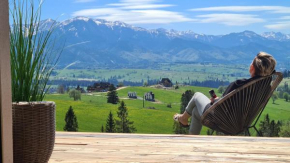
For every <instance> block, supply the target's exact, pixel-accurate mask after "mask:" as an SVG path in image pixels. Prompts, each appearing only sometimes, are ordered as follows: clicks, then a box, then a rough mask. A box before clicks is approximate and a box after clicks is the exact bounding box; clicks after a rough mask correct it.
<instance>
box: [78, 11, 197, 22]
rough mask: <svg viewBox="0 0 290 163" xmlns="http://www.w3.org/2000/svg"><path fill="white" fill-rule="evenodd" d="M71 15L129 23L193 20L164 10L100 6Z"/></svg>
mask: <svg viewBox="0 0 290 163" xmlns="http://www.w3.org/2000/svg"><path fill="white" fill-rule="evenodd" d="M73 16H89V17H95V18H101V19H105V20H109V21H116V20H118V21H123V22H126V23H129V24H165V23H175V22H187V21H194V20H193V19H190V18H186V17H184V16H183V15H181V14H179V13H177V12H171V11H164V10H130V11H125V10H120V9H116V8H101V9H89V10H81V11H77V12H75V13H74V14H73Z"/></svg>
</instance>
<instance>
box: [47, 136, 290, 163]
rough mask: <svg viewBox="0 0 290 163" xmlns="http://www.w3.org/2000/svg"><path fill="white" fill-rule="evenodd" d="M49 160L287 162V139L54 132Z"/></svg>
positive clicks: (289, 148)
mask: <svg viewBox="0 0 290 163" xmlns="http://www.w3.org/2000/svg"><path fill="white" fill-rule="evenodd" d="M49 162H50V163H53V162H69V163H74V162H81V163H83V162H290V138H265V137H263V138H261V137H234V136H191V135H157V134H156V135H155V134H154V135H153V134H108V133H81V132H78V133H67V132H57V133H56V142H55V147H54V151H53V153H52V156H51V159H50V161H49Z"/></svg>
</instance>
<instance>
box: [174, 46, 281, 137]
mask: <svg viewBox="0 0 290 163" xmlns="http://www.w3.org/2000/svg"><path fill="white" fill-rule="evenodd" d="M275 66H276V61H275V59H274V58H273V57H272V56H271V55H270V54H267V53H265V52H260V53H259V54H258V55H257V56H256V57H255V58H254V60H253V62H252V63H251V65H250V68H249V73H250V75H251V78H249V79H241V80H236V81H234V82H232V83H231V84H230V85H229V86H228V87H227V89H226V90H225V92H224V94H223V96H225V95H226V94H228V93H230V92H231V91H233V90H235V89H237V88H239V87H241V86H243V85H245V84H247V83H248V82H250V81H253V80H255V79H257V78H259V77H261V76H267V75H271V74H272V73H273V72H274V70H275ZM218 99H219V97H216V98H211V99H209V98H207V97H206V96H205V95H204V94H202V93H200V92H196V93H195V94H194V95H193V97H192V98H191V100H190V101H189V103H188V105H187V106H186V108H185V111H184V113H183V114H175V115H174V117H173V119H174V120H175V121H177V122H179V123H180V125H181V126H183V127H187V126H189V127H190V128H189V134H192V135H199V134H200V131H201V128H202V124H201V116H202V114H203V113H204V112H205V110H207V109H208V108H209V107H210V106H211V104H212V103H214V102H216V101H217V100H218ZM190 117H192V119H191V123H190V125H188V119H189V118H190Z"/></svg>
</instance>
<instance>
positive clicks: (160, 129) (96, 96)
mask: <svg viewBox="0 0 290 163" xmlns="http://www.w3.org/2000/svg"><path fill="white" fill-rule="evenodd" d="M186 90H194V91H195V92H202V93H204V94H205V95H208V91H209V90H210V88H205V87H191V86H186V87H180V89H177V90H165V89H157V88H151V87H127V88H123V89H120V90H118V95H119V97H120V99H121V100H124V102H125V103H126V105H127V108H128V110H129V119H130V120H132V121H134V126H135V127H136V128H137V133H152V134H172V133H173V119H172V117H173V115H174V114H175V113H178V112H179V108H180V98H181V94H182V93H183V92H185V91H186ZM129 91H132V92H137V95H138V96H139V97H142V96H143V95H144V93H145V92H149V91H152V92H153V93H154V94H155V98H156V102H148V101H146V102H145V108H143V100H142V99H140V98H139V99H128V98H127V93H128V92H129ZM216 92H217V91H216ZM218 96H220V95H219V94H218ZM45 100H46V101H55V102H56V105H57V109H56V122H57V124H56V129H57V131H62V130H63V127H64V125H65V122H64V118H65V113H66V111H67V110H68V108H69V106H72V107H73V109H74V111H75V113H76V115H77V118H78V123H79V131H83V132H100V130H101V126H102V125H104V126H105V125H106V119H107V117H108V114H109V112H110V111H112V113H113V115H114V118H117V117H116V115H117V114H116V112H117V108H118V106H119V105H113V104H108V103H107V102H106V101H107V100H106V93H93V94H82V100H81V101H73V99H71V98H69V97H68V94H62V95H59V94H50V95H47V96H46V99H45ZM169 103H171V106H172V108H168V107H167V104H169ZM275 103H276V104H272V101H269V103H268V105H267V107H266V109H265V111H264V113H263V114H264V115H265V114H266V113H269V114H270V118H271V119H275V120H287V119H289V118H290V103H289V102H285V100H282V99H279V100H277V101H276V102H275ZM148 107H154V108H155V109H148ZM263 118H264V116H262V119H263ZM206 130H207V129H206V128H205V127H204V128H203V130H202V134H206Z"/></svg>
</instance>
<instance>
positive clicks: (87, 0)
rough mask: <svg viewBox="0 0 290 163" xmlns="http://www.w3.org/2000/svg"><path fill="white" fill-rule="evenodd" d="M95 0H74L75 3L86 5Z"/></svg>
mask: <svg viewBox="0 0 290 163" xmlns="http://www.w3.org/2000/svg"><path fill="white" fill-rule="evenodd" d="M93 1H95V0H75V1H74V2H75V3H87V2H93Z"/></svg>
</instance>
